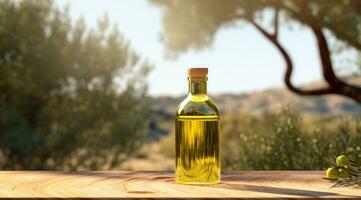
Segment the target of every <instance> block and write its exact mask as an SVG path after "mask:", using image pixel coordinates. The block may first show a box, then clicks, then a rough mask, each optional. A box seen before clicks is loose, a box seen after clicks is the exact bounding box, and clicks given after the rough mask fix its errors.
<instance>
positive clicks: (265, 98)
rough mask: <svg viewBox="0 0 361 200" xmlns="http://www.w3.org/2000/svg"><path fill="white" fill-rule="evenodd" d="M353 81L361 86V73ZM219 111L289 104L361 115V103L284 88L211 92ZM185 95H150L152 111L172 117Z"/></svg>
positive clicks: (303, 109)
mask: <svg viewBox="0 0 361 200" xmlns="http://www.w3.org/2000/svg"><path fill="white" fill-rule="evenodd" d="M348 79H349V80H350V81H352V83H354V84H359V85H361V76H354V77H351V78H348ZM322 85H323V84H322V83H320V82H315V83H310V84H307V85H306V86H304V87H305V88H310V87H311V86H312V87H313V88H315V87H321V86H322ZM211 97H212V99H213V100H214V101H215V102H216V104H217V105H218V107H219V108H220V110H221V113H223V114H226V113H241V112H248V113H254V114H262V113H264V112H270V111H276V110H279V109H280V108H281V107H282V106H285V105H290V106H292V107H294V108H296V109H297V110H298V111H299V112H300V113H302V114H327V115H331V116H336V115H342V114H351V115H355V114H361V105H360V104H357V103H356V102H354V101H352V100H350V99H347V98H345V97H341V96H337V95H326V96H314V97H312V96H299V95H296V94H293V93H291V92H290V91H288V90H287V89H285V88H271V89H267V90H262V91H255V92H251V93H241V94H219V95H211ZM184 98H185V96H178V97H171V96H159V97H151V105H152V110H153V111H154V112H157V113H158V114H161V115H164V117H167V116H168V115H170V117H172V116H173V115H174V113H175V111H176V109H177V106H178V105H179V103H180V102H181V101H182V100H183V99H184Z"/></svg>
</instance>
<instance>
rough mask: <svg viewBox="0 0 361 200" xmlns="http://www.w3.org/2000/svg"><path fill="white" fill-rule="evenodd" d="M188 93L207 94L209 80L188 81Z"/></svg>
mask: <svg viewBox="0 0 361 200" xmlns="http://www.w3.org/2000/svg"><path fill="white" fill-rule="evenodd" d="M188 93H189V94H192V95H193V94H194V95H196V94H203V95H207V81H206V80H205V81H197V82H195V81H191V80H189V82H188Z"/></svg>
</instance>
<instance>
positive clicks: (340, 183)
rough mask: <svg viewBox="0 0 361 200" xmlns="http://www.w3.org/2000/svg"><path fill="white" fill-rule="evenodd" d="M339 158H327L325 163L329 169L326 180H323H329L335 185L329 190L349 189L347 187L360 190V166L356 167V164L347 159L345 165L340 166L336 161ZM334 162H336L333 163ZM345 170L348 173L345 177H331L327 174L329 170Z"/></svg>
mask: <svg viewBox="0 0 361 200" xmlns="http://www.w3.org/2000/svg"><path fill="white" fill-rule="evenodd" d="M340 157H341V156H338V157H337V158H336V157H335V156H334V157H333V158H327V159H326V160H327V162H328V163H329V164H330V166H331V167H330V168H328V169H327V172H326V175H327V178H323V179H326V180H329V181H331V182H333V183H335V184H334V185H333V186H331V188H333V187H349V186H355V187H356V188H361V166H358V165H357V163H356V162H355V161H353V160H348V159H347V162H348V163H347V164H346V165H345V164H342V163H341V164H340V162H339V161H338V160H339V158H340ZM335 160H336V161H335ZM334 169H335V170H337V171H340V170H347V172H348V173H349V174H348V175H347V176H340V175H336V177H332V175H330V174H329V171H331V170H334Z"/></svg>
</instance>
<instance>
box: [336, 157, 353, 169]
mask: <svg viewBox="0 0 361 200" xmlns="http://www.w3.org/2000/svg"><path fill="white" fill-rule="evenodd" d="M336 163H337V165H338V166H340V167H349V166H350V160H349V159H348V158H347V157H346V156H345V155H340V156H338V157H337V158H336Z"/></svg>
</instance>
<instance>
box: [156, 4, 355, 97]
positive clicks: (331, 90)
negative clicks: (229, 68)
mask: <svg viewBox="0 0 361 200" xmlns="http://www.w3.org/2000/svg"><path fill="white" fill-rule="evenodd" d="M151 2H152V3H153V4H155V5H157V6H160V7H161V8H162V10H163V27H164V30H163V32H162V39H163V41H164V43H165V44H166V46H167V48H168V50H169V52H170V54H171V55H173V56H174V55H178V54H179V53H182V52H184V51H186V50H188V49H190V48H193V49H201V48H205V47H208V46H209V45H210V44H211V43H212V42H213V39H214V36H215V33H216V32H217V31H218V30H220V29H222V28H224V27H228V26H232V25H235V24H236V22H239V21H244V22H246V23H249V24H251V25H253V26H254V27H255V28H256V29H257V30H258V31H259V32H260V33H261V34H262V35H263V36H264V37H265V38H267V39H268V41H269V42H271V43H272V44H273V45H274V46H275V47H276V48H277V49H278V51H279V53H280V54H281V56H282V57H283V59H284V61H285V64H286V72H285V75H284V82H285V85H286V86H287V88H288V89H289V90H290V91H292V92H294V93H296V94H299V95H329V94H337V95H341V96H344V97H347V98H350V99H353V100H354V101H356V102H358V103H361V88H360V86H359V85H355V84H351V83H348V82H347V81H345V80H342V79H341V78H340V77H338V76H337V75H336V73H335V72H334V63H333V62H332V59H331V51H330V47H329V44H328V41H327V40H326V34H325V31H326V30H327V31H329V32H330V33H331V34H332V35H333V36H334V37H335V38H336V39H337V41H340V42H342V43H344V44H345V46H346V47H347V48H353V49H356V50H357V51H359V50H361V37H360V35H361V2H360V1H359V0H329V1H323V0H224V1H220V0H208V1H198V0H151ZM265 12H268V13H269V12H273V13H274V15H273V16H274V20H272V21H273V23H272V26H273V27H272V31H270V30H267V28H265V26H264V25H262V23H261V22H262V19H260V17H259V16H261V15H262V14H264V13H265ZM280 18H281V19H284V20H280ZM260 21H261V22H260ZM281 22H282V23H284V24H290V23H298V24H301V25H302V26H304V27H307V28H309V29H310V30H311V32H312V33H313V34H314V36H315V38H316V40H317V47H318V52H319V57H320V60H321V69H322V72H323V78H324V80H325V82H326V83H327V86H325V87H322V88H312V89H304V88H300V87H297V86H295V85H294V84H293V83H292V81H291V76H292V72H293V68H294V64H293V61H292V59H291V56H290V54H289V52H288V51H287V50H286V49H285V48H284V45H283V44H282V43H281V42H280V40H279V26H280V25H281ZM263 24H264V23H263ZM268 29H269V28H268Z"/></svg>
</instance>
